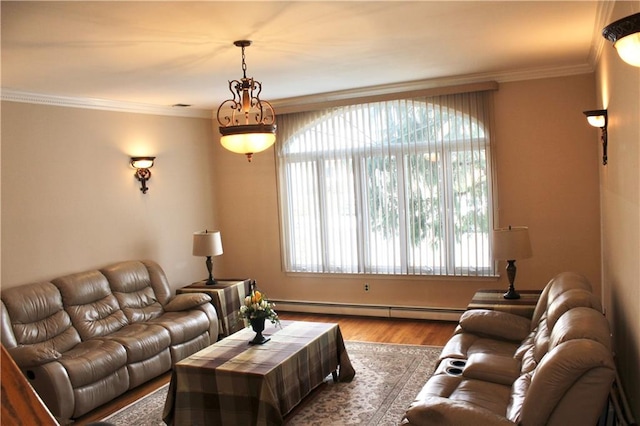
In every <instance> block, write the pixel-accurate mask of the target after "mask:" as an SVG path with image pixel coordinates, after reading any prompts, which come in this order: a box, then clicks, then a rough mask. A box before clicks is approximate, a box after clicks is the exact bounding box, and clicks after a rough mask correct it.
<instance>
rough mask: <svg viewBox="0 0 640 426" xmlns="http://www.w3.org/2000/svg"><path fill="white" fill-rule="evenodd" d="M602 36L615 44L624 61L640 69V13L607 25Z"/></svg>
mask: <svg viewBox="0 0 640 426" xmlns="http://www.w3.org/2000/svg"><path fill="white" fill-rule="evenodd" d="M602 35H603V36H604V38H606V39H607V40H609V41H612V42H613V46H614V47H615V48H616V50H617V51H618V55H619V56H620V58H621V59H622V60H623V61H625V62H626V63H628V64H629V65H633V66H634V67H640V13H636V14H633V15H630V16H627V17H626V18H622V19H619V20H617V21H615V22H613V23H611V24H609V25H607V26H606V27H604V29H603V30H602Z"/></svg>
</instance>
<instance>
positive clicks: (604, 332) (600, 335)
mask: <svg viewBox="0 0 640 426" xmlns="http://www.w3.org/2000/svg"><path fill="white" fill-rule="evenodd" d="M603 322H606V319H604V316H603V315H602V314H601V313H600V312H598V311H596V310H595V309H590V308H585V307H578V308H574V309H571V310H570V311H567V312H565V313H564V314H563V315H562V316H561V317H560V319H559V320H558V322H557V323H556V326H555V327H554V328H553V331H552V332H551V336H550V339H549V348H554V347H556V346H558V345H560V344H561V343H564V342H566V341H569V340H574V339H589V340H593V341H595V342H598V343H600V344H601V345H602V346H604V347H605V348H607V349H611V334H610V333H611V332H610V330H609V327H608V326H607V325H606V324H604V323H603Z"/></svg>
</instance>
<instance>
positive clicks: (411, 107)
mask: <svg viewBox="0 0 640 426" xmlns="http://www.w3.org/2000/svg"><path fill="white" fill-rule="evenodd" d="M489 123H490V119H489V108H488V95H487V94H486V93H485V92H476V93H464V94H455V95H446V96H437V97H429V98H417V99H402V100H394V101H386V102H376V103H366V104H359V105H350V106H345V107H336V108H331V109H327V110H323V111H314V112H305V113H295V114H286V115H282V116H279V117H278V128H279V139H280V141H281V142H280V143H279V144H278V148H277V157H278V184H279V191H280V211H281V225H282V226H281V229H282V241H283V256H284V259H285V262H284V263H285V268H286V270H287V271H291V272H324V273H376V274H415V275H463V276H486V275H492V274H493V272H494V271H493V266H494V262H493V261H492V259H491V256H490V247H489V246H490V242H489V240H490V235H491V234H490V231H491V228H492V226H491V225H492V223H493V220H492V211H493V207H492V183H491V160H490V159H491V156H490V143H489V133H490V132H489V127H488V126H489Z"/></svg>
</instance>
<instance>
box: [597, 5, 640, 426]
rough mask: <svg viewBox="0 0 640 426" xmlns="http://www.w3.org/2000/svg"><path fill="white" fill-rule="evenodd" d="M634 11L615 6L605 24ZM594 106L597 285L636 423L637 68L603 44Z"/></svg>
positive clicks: (639, 322) (639, 287) (639, 401)
mask: <svg viewBox="0 0 640 426" xmlns="http://www.w3.org/2000/svg"><path fill="white" fill-rule="evenodd" d="M634 12H635V13H637V12H640V2H639V1H635V2H624V3H621V2H618V3H616V6H615V8H614V11H613V15H612V16H611V21H614V20H617V19H620V18H623V17H625V16H628V15H631V14H632V13H634ZM597 95H598V105H597V107H601V108H606V109H607V110H608V115H609V126H608V130H609V132H608V134H609V164H608V165H607V166H606V167H601V168H600V194H601V209H602V257H603V267H602V277H603V278H602V281H603V288H604V291H603V295H604V302H605V308H606V310H607V317H608V318H609V321H610V322H611V324H612V331H613V341H614V347H615V351H616V363H617V366H618V371H619V373H620V377H621V380H622V382H623V387H624V388H625V390H626V392H627V396H628V399H629V401H630V405H631V406H632V409H633V411H634V415H635V417H636V419H640V369H639V368H638V366H639V365H640V309H639V307H640V260H639V259H640V167H639V165H640V68H635V67H632V66H630V65H628V64H626V63H624V62H623V61H622V60H621V59H620V58H619V57H618V55H617V53H616V51H615V49H614V48H613V47H612V46H611V44H610V43H608V42H607V43H606V45H605V48H604V50H603V53H602V56H601V58H600V61H599V63H598V69H597Z"/></svg>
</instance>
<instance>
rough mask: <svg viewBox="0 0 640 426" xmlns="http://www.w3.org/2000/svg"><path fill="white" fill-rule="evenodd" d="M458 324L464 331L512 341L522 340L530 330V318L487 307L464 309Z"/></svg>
mask: <svg viewBox="0 0 640 426" xmlns="http://www.w3.org/2000/svg"><path fill="white" fill-rule="evenodd" d="M459 325H460V327H461V328H462V329H463V330H464V331H465V332H469V333H475V334H482V335H486V336H491V337H495V338H498V339H503V340H511V341H514V342H521V341H523V340H524V339H525V338H526V337H527V336H528V335H529V333H530V332H531V320H529V319H528V318H525V317H521V316H519V315H515V314H511V313H508V312H502V311H492V310H488V309H471V310H469V311H466V312H465V313H464V314H462V317H460V322H459Z"/></svg>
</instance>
